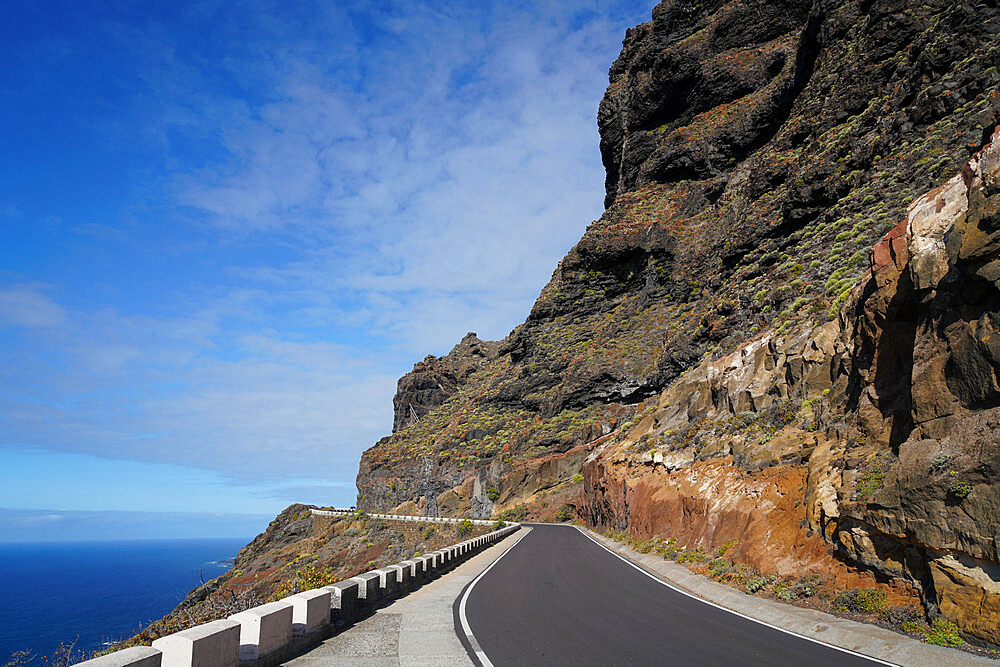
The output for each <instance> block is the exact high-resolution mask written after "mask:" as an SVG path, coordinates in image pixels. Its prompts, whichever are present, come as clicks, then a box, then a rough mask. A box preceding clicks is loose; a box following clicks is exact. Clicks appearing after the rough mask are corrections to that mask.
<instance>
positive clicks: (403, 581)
mask: <svg viewBox="0 0 1000 667" xmlns="http://www.w3.org/2000/svg"><path fill="white" fill-rule="evenodd" d="M387 569H389V570H393V571H394V572H395V573H396V590H397V591H398V592H399V594H400V595H406V594H407V593H409V592H410V590H411V588H412V587H411V585H410V566H409V564H408V563H397V564H395V565H390V566H389V567H388V568H387Z"/></svg>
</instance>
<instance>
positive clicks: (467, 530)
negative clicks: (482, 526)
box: [455, 519, 472, 537]
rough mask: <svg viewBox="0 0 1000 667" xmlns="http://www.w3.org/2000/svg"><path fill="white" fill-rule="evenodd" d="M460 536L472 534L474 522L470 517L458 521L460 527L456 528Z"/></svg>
mask: <svg viewBox="0 0 1000 667" xmlns="http://www.w3.org/2000/svg"><path fill="white" fill-rule="evenodd" d="M455 532H456V533H458V536H459V537H465V536H467V535H472V522H471V521H469V520H468V519H463V520H461V521H459V522H458V527H457V528H456V529H455Z"/></svg>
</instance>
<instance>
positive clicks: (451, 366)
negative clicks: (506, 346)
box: [392, 332, 497, 433]
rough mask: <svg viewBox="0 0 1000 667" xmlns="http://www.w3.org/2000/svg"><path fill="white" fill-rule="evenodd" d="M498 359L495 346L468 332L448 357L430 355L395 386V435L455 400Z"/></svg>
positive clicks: (393, 402) (393, 424)
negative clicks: (474, 376) (474, 375)
mask: <svg viewBox="0 0 1000 667" xmlns="http://www.w3.org/2000/svg"><path fill="white" fill-rule="evenodd" d="M496 356H497V344H496V343H492V342H489V341H487V342H483V341H481V340H479V338H478V337H477V336H476V334H475V333H474V332H469V333H467V334H466V335H465V338H463V339H462V340H461V342H459V344H458V345H456V346H455V347H454V348H452V350H451V352H449V353H448V354H447V355H446V356H444V357H440V358H438V357H435V356H433V355H429V356H428V357H427V358H426V359H424V360H423V361H420V362H417V363H416V364H414V365H413V371H412V372H410V373H408V374H406V375H404V376H403V377H401V378H400V379H399V382H398V383H397V384H396V395H395V396H394V397H393V399H392V407H393V418H392V432H393V433H395V432H397V431H400V430H402V429H404V428H406V427H407V426H409V425H411V424H415V423H417V422H418V421H419V420H420V418H421V417H423V416H424V415H426V414H427V413H428V412H429V411H430V410H432V409H433V408H435V407H437V406H439V405H441V404H442V403H444V402H445V401H446V400H448V398H449V397H450V396H453V395H454V394H455V392H456V391H457V390H458V387H459V386H460V385H462V384H464V383H466V382H468V380H469V377H470V376H471V375H472V373H473V372H474V371H477V370H479V369H480V368H482V367H483V366H484V365H485V364H486V363H488V362H489V361H491V360H493V359H496Z"/></svg>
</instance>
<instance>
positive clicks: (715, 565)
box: [708, 558, 729, 579]
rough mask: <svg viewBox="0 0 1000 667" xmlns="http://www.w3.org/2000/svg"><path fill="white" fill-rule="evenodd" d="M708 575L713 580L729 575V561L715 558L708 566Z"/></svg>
mask: <svg viewBox="0 0 1000 667" xmlns="http://www.w3.org/2000/svg"><path fill="white" fill-rule="evenodd" d="M708 573H709V574H710V575H712V578H713V579H721V578H722V577H724V576H725V575H726V574H728V573H729V561H728V560H726V559H725V558H716V559H714V560H712V561H711V562H710V563H709V564H708Z"/></svg>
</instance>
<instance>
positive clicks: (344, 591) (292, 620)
mask: <svg viewBox="0 0 1000 667" xmlns="http://www.w3.org/2000/svg"><path fill="white" fill-rule="evenodd" d="M338 511H339V510H338ZM313 512H314V513H326V514H329V513H330V512H329V510H313ZM345 514H350V515H353V514H355V513H354V512H349V511H347V510H344V511H343V514H339V515H337V516H343V515H345ZM368 516H372V517H375V518H388V519H392V520H397V521H420V522H422V523H458V522H459V521H462V519H439V518H437V517H406V516H396V515H384V514H369V515H368ZM473 523H474V524H476V525H494V523H495V522H492V521H473ZM520 527H521V526H520V524H516V523H515V524H510V525H509V526H506V527H504V528H501V529H499V530H495V531H493V532H491V533H487V534H486V535H481V536H479V537H476V538H473V539H471V540H467V541H465V542H462V543H460V544H455V545H452V546H450V547H447V548H445V549H441V550H438V551H434V552H431V553H429V554H424V555H422V556H417V557H415V558H412V559H410V560H405V561H402V562H401V563H398V564H395V565H390V566H387V567H384V568H380V569H378V570H372V571H370V572H365V573H364V574H361V575H358V576H357V577H353V578H351V579H350V580H348V581H339V582H337V583H335V584H331V585H330V586H324V587H323V588H316V589H312V590H309V591H304V592H302V593H297V594H295V595H292V596H289V597H287V598H285V599H283V600H279V601H278V602H270V603H268V604H264V605H260V606H258V607H254V608H252V609H248V610H246V611H243V612H240V613H238V614H233V615H232V616H230V617H229V618H228V619H225V620H220V621H212V622H211V623H204V624H202V625H198V626H195V627H193V628H189V629H187V630H182V631H181V632H175V633H174V634H172V635H168V636H167V637H161V638H160V639H157V640H156V641H154V642H153V645H152V646H151V647H149V646H137V647H132V648H127V649H123V650H121V651H117V652H115V653H111V654H109V655H106V656H102V657H100V658H94V659H93V660H88V661H86V662H83V663H80V664H81V665H88V666H89V667H271V666H272V665H279V664H281V663H282V662H284V661H286V660H288V659H289V658H292V657H294V656H296V655H299V654H301V653H303V652H304V651H306V650H308V649H310V648H312V647H313V646H315V645H317V644H319V643H320V642H322V641H323V640H325V639H327V638H329V637H331V636H332V635H333V634H334V633H335V632H337V631H339V630H341V629H343V628H345V627H347V626H349V625H350V624H352V623H354V622H355V621H357V620H359V619H361V618H363V617H365V616H367V615H368V614H371V613H372V612H373V611H374V610H375V609H377V608H378V607H380V606H382V605H385V604H387V603H389V602H391V601H392V600H393V599H395V598H397V597H400V596H403V595H406V594H407V593H409V592H411V591H414V590H416V589H418V588H420V586H422V585H424V584H426V583H427V582H429V581H431V580H432V579H434V578H436V577H438V576H440V575H441V574H443V573H444V572H447V571H448V570H451V569H452V568H453V567H455V566H456V565H457V564H458V563H459V562H461V561H463V560H466V559H467V558H468V557H470V556H472V555H474V554H476V553H478V552H479V551H481V550H482V549H485V548H487V547H489V546H491V545H493V544H495V543H497V542H499V541H500V540H502V539H504V538H505V537H507V536H508V535H510V534H511V533H513V532H514V531H516V530H518V529H519V528H520Z"/></svg>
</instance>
